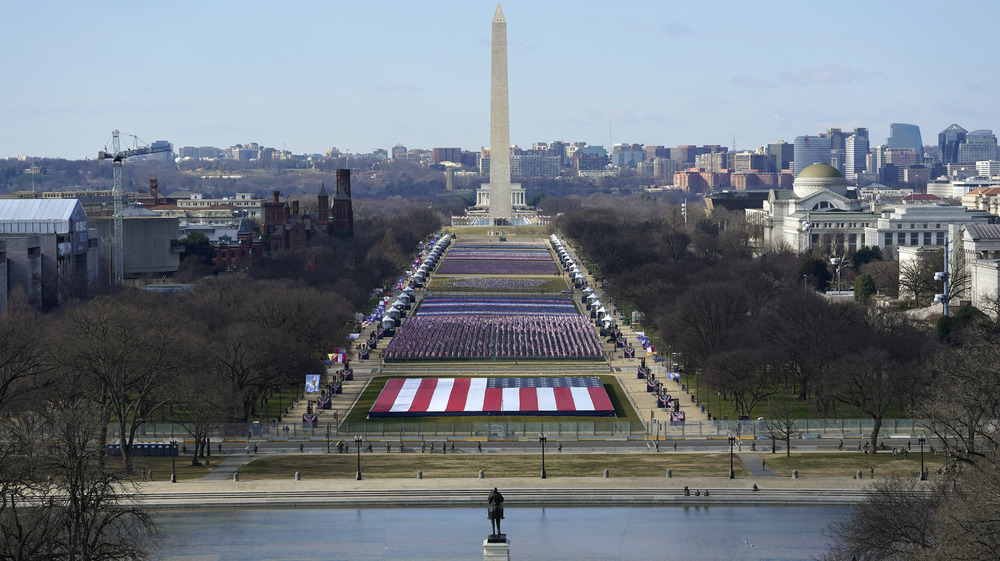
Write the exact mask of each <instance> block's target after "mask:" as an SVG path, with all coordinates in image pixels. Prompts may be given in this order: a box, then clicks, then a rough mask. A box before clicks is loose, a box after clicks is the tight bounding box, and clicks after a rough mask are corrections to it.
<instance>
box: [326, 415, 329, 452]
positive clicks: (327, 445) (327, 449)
mask: <svg viewBox="0 0 1000 561" xmlns="http://www.w3.org/2000/svg"><path fill="white" fill-rule="evenodd" d="M326 453H327V454H329V453H330V423H327V424H326Z"/></svg>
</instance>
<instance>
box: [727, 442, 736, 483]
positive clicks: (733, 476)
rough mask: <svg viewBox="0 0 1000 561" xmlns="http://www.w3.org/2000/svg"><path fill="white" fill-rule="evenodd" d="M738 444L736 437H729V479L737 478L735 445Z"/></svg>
mask: <svg viewBox="0 0 1000 561" xmlns="http://www.w3.org/2000/svg"><path fill="white" fill-rule="evenodd" d="M734 444H736V437H735V436H730V437H729V479H736V470H735V469H733V445H734Z"/></svg>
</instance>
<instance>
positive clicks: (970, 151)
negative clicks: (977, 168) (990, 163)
mask: <svg viewBox="0 0 1000 561" xmlns="http://www.w3.org/2000/svg"><path fill="white" fill-rule="evenodd" d="M958 159H959V161H960V162H962V163H969V164H971V163H975V162H982V161H986V160H996V159H997V137H996V135H995V134H993V131H991V130H989V129H979V130H974V131H972V132H970V133H967V134H966V135H965V141H964V142H962V143H961V144H959V145H958Z"/></svg>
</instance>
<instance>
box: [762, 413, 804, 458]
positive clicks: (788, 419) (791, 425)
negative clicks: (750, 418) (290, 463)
mask: <svg viewBox="0 0 1000 561" xmlns="http://www.w3.org/2000/svg"><path fill="white" fill-rule="evenodd" d="M764 431H765V433H766V434H767V435H768V436H769V437H770V438H771V453H772V454H773V453H774V452H775V449H774V443H775V442H776V441H778V440H784V441H785V456H786V457H790V456H791V455H792V439H793V438H798V436H799V435H800V434H802V429H800V428H799V427H798V425H796V424H795V419H794V418H793V415H792V408H791V406H790V405H789V402H788V400H787V399H778V400H773V401H769V402H768V404H767V417H766V418H765V419H764Z"/></svg>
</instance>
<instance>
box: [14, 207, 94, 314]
mask: <svg viewBox="0 0 1000 561" xmlns="http://www.w3.org/2000/svg"><path fill="white" fill-rule="evenodd" d="M98 239H99V238H98V237H97V236H96V235H94V233H93V231H92V230H91V224H90V220H89V218H88V216H87V213H86V211H84V209H83V205H82V204H81V203H80V201H79V200H78V199H2V200H0V240H3V241H5V242H6V243H5V244H4V245H5V246H6V256H7V257H6V258H7V263H8V264H7V277H6V278H3V279H0V281H3V287H4V289H5V294H7V291H9V290H10V289H11V288H13V287H14V286H21V287H22V288H23V289H24V291H25V293H26V294H27V296H28V301H29V303H30V304H31V305H32V306H34V307H40V308H48V307H51V306H54V305H57V304H58V303H59V302H61V301H63V300H64V299H65V298H68V297H73V296H83V295H87V294H89V293H90V291H91V289H92V288H93V287H94V286H95V285H96V284H97V279H98V266H97V265H98V262H97V259H98V255H97V246H98ZM5 298H6V297H5Z"/></svg>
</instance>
